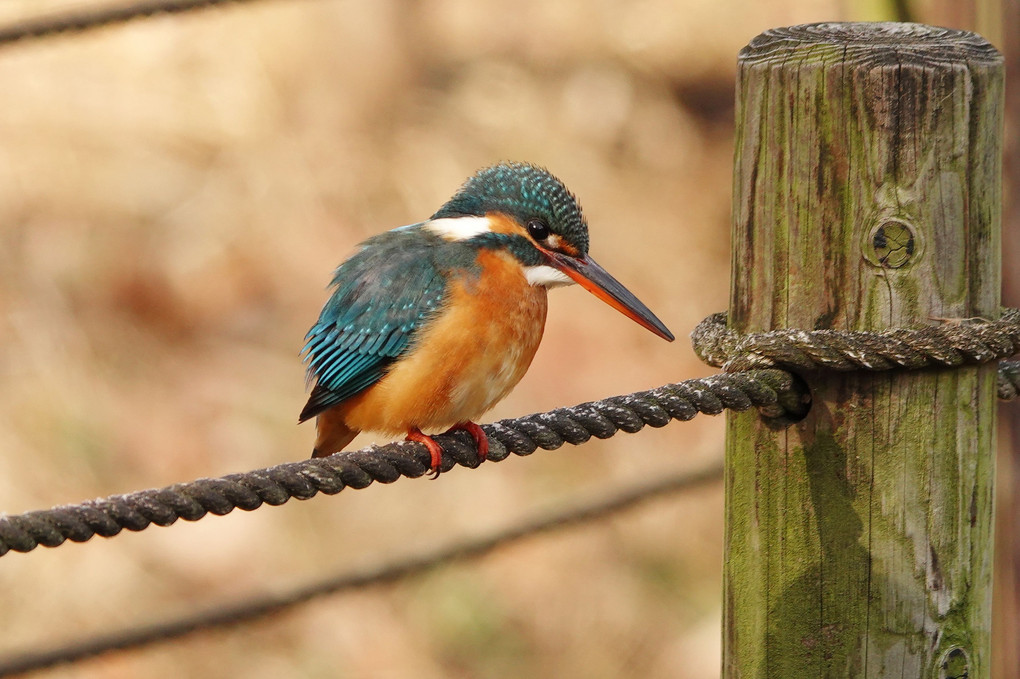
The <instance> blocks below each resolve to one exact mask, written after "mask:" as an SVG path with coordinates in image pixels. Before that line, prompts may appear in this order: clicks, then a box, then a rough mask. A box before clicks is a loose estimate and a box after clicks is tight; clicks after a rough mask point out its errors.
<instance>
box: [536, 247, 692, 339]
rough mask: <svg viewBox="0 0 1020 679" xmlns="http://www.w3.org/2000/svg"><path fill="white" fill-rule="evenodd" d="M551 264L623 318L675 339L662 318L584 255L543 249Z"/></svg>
mask: <svg viewBox="0 0 1020 679" xmlns="http://www.w3.org/2000/svg"><path fill="white" fill-rule="evenodd" d="M546 254H547V255H548V256H549V259H550V260H551V263H552V265H553V266H555V267H556V268H557V269H559V270H560V271H562V272H563V273H565V274H566V275H568V276H570V277H571V278H573V279H574V280H575V281H577V282H578V283H579V284H580V285H581V287H583V288H584V289H585V290H587V291H588V292H590V293H592V294H593V295H595V296H596V297H598V298H599V299H601V300H602V301H603V302H605V303H606V304H608V305H609V306H611V307H613V308H614V309H616V310H617V311H619V312H621V313H622V314H623V315H624V316H626V317H627V318H630V319H631V320H633V321H636V322H637V323H639V324H641V325H642V326H644V327H645V328H647V329H648V330H651V331H652V332H654V333H655V334H656V335H658V336H659V337H661V338H662V339H664V340H668V341H670V342H672V341H673V340H674V339H675V338H674V337H673V333H671V332H670V331H669V328H667V327H666V326H665V325H664V324H663V323H662V321H660V320H659V319H658V318H657V317H656V316H655V314H653V313H652V312H651V310H650V309H649V308H648V307H646V306H645V305H644V304H642V303H641V300H639V299H638V298H637V297H635V296H634V294H633V293H631V291H630V290H628V289H627V288H625V287H623V284H622V283H620V281H618V280H616V279H615V278H613V277H612V276H611V275H610V274H609V272H608V271H606V270H605V269H603V268H602V267H601V266H599V265H598V264H597V263H596V262H595V260H594V259H592V258H591V257H589V256H587V255H582V256H581V257H569V256H567V255H564V254H561V253H559V252H551V251H546Z"/></svg>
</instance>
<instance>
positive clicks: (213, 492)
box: [0, 370, 806, 555]
mask: <svg viewBox="0 0 1020 679" xmlns="http://www.w3.org/2000/svg"><path fill="white" fill-rule="evenodd" d="M805 398H806V396H805V395H804V392H802V391H799V388H798V385H797V382H796V378H795V377H794V376H793V375H791V374H790V373H787V372H785V371H781V370H759V371H752V372H746V373H739V374H720V375H713V376H711V377H707V378H704V379H694V380H686V381H684V382H679V383H677V384H667V385H664V386H661V387H658V388H656V389H651V390H649V391H642V392H637V393H634V394H628V395H626V396H613V397H611V398H607V399H604V400H601V401H594V402H591V403H583V404H581V405H577V406H573V407H571V408H558V409H556V410H553V411H551V412H548V413H536V414H533V415H528V416H525V417H522V418H518V419H508V420H501V421H499V422H495V423H493V424H490V425H486V426H484V427H482V429H483V430H484V431H485V434H486V436H487V437H488V438H489V456H488V459H489V460H490V461H493V462H497V461H499V460H504V459H506V458H507V457H508V456H509V455H510V454H511V453H513V454H514V455H530V454H531V453H533V452H534V451H535V450H536V449H538V448H542V449H544V450H555V449H556V448H559V447H560V446H562V445H563V444H564V443H571V444H574V445H577V444H580V443H584V442H585V441H587V440H588V439H590V438H591V437H592V436H594V437H596V438H600V439H605V438H609V437H611V436H613V435H614V434H616V433H617V432H618V431H625V432H627V433H634V432H637V431H640V430H641V429H642V428H644V427H645V425H650V426H652V427H662V426H664V425H666V424H667V423H669V422H670V421H671V420H690V419H691V418H693V417H694V416H695V415H697V414H698V413H705V414H709V415H716V414H719V413H721V412H722V411H723V410H724V409H726V408H729V409H732V410H738V411H739V410H747V409H749V408H751V407H758V408H761V409H762V411H763V413H764V414H765V415H767V416H770V417H779V418H782V417H783V416H784V414H788V415H789V416H791V417H798V416H799V415H801V414H802V413H803V411H804V410H805V409H806V407H805ZM435 438H436V441H437V442H438V443H439V444H440V445H441V446H442V448H443V453H444V454H443V465H442V469H441V471H444V472H445V471H449V470H450V469H452V468H453V467H454V465H461V466H464V467H472V468H473V467H477V466H478V464H479V460H478V453H477V451H476V449H475V446H474V441H473V439H472V438H471V435H470V434H468V433H467V432H463V431H457V432H453V433H451V434H443V435H440V436H436V437H435ZM429 460H430V457H429V453H428V451H427V450H426V448H425V446H423V445H422V444H420V443H412V442H407V441H403V442H397V443H389V444H386V445H382V446H373V447H369V448H365V449H363V450H357V451H351V452H343V453H337V454H335V455H330V456H329V457H324V458H317V459H310V460H302V461H300V462H291V463H287V464H281V465H278V466H275V467H270V468H268V469H259V470H255V471H251V472H245V473H241V474H230V475H228V476H224V477H221V478H216V479H199V480H197V481H191V482H188V483H179V484H176V485H173V486H169V487H166V488H158V489H152V490H143V491H139V492H135V493H130V494H127V495H114V496H112V497H108V498H105V499H100V500H91V501H87V502H83V503H81V504H77V505H66V506H62V507H55V508H53V509H48V510H42V511H34V512H28V513H26V514H20V515H14V516H0V555H3V554H6V553H7V552H9V551H11V550H14V551H17V552H28V551H31V550H33V549H35V548H36V547H38V546H39V545H44V546H46V547H56V546H57V545H60V544H62V543H63V542H64V541H65V540H72V541H74V542H84V541H86V540H89V539H90V538H92V536H94V535H101V536H103V537H111V536H114V535H117V534H118V533H120V532H121V530H123V529H125V528H127V529H128V530H131V531H140V530H144V529H145V528H147V527H148V526H150V525H151V524H156V525H159V526H169V525H171V524H172V523H174V522H175V521H177V520H178V519H184V520H186V521H198V520H199V519H201V518H202V517H204V516H206V515H207V514H210V513H211V514H216V515H223V514H227V513H229V512H231V511H233V510H234V509H235V508H239V509H244V510H246V511H250V510H253V509H257V508H258V507H260V506H262V504H263V503H265V504H269V505H282V504H283V503H285V502H287V500H289V499H291V498H297V499H299V500H307V499H308V498H311V497H313V496H315V495H316V494H317V493H326V494H327V495H333V494H335V493H339V492H340V491H341V490H343V489H344V488H365V487H366V486H368V485H370V484H371V483H372V482H373V481H379V482H380V483H392V482H393V481H396V480H397V479H398V478H400V477H401V476H407V477H410V478H417V477H419V476H422V475H423V474H425V473H427V472H428V471H429Z"/></svg>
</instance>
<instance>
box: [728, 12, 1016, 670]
mask: <svg viewBox="0 0 1020 679" xmlns="http://www.w3.org/2000/svg"><path fill="white" fill-rule="evenodd" d="M736 124H737V138H736V164H735V168H734V202H733V243H734V255H733V274H732V275H733V284H732V291H731V300H730V313H729V319H730V324H731V327H733V328H734V329H736V330H738V331H741V332H755V331H764V330H771V329H776V328H785V327H797V328H806V329H821V328H833V329H837V330H880V329H883V328H890V327H919V326H923V325H928V324H932V323H945V322H966V319H969V318H973V317H981V318H986V319H987V318H995V317H997V315H998V313H999V279H1000V273H1001V272H1000V264H999V262H1000V253H999V228H1000V226H999V221H1000V214H999V209H1000V208H999V204H1000V192H1001V187H1000V163H1001V160H1000V158H1001V152H1000V145H1001V132H1002V60H1001V57H1000V55H999V54H998V52H996V51H995V50H994V48H992V47H991V46H990V45H989V44H988V43H987V42H986V41H984V40H983V39H982V38H980V37H979V36H976V35H974V34H972V33H966V32H962V31H951V30H947V29H938V28H932V27H928V26H922V25H918V24H890V23H884V24H814V25H810V26H798V27H793V28H786V29H777V30H772V31H768V32H766V33H764V34H762V35H760V36H758V37H757V38H755V39H754V40H753V41H752V42H751V43H750V44H749V45H748V46H747V47H746V48H745V49H744V50H743V51H742V52H741V54H740V61H739V67H738V84H737V122H736ZM803 377H804V378H805V380H806V381H807V383H808V384H809V386H810V388H811V391H812V398H813V402H812V409H811V412H810V413H809V415H808V416H807V418H806V419H805V420H804V421H802V422H800V423H798V424H796V425H794V426H792V427H791V428H789V429H787V430H784V431H776V430H774V429H771V428H769V427H768V426H767V424H766V423H764V422H762V421H761V420H760V419H759V417H758V416H757V415H756V414H754V413H750V412H746V413H731V414H728V415H727V418H728V424H727V427H728V430H727V460H726V467H727V471H726V547H725V549H726V553H725V574H724V641H723V645H724V648H723V675H724V677H727V678H729V679H735V678H737V677H739V678H740V679H748V678H761V679H765V678H768V679H773V678H775V677H791V678H792V677H797V678H799V677H855V678H856V677H882V678H884V677H897V678H900V679H903V678H909V679H918V678H923V679H928V678H933V679H934V678H938V677H946V678H948V677H953V676H961V677H962V676H969V677H972V678H973V677H985V676H988V672H989V668H990V666H991V665H990V660H989V658H988V654H989V646H990V624H991V623H990V620H991V582H992V571H991V568H992V508H993V504H992V503H993V490H992V489H993V481H994V454H993V450H994V448H993V446H994V439H995V419H994V415H995V366H994V365H985V366H977V367H967V368H962V369H952V370H925V371H918V372H911V373H908V372H890V373H863V372H862V373H821V372H820V373H816V374H807V375H803ZM960 672H964V673H965V675H964V674H960Z"/></svg>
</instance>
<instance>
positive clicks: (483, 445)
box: [446, 422, 489, 460]
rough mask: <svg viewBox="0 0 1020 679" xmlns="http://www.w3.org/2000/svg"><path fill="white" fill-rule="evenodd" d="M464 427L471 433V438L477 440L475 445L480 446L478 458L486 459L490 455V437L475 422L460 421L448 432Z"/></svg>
mask: <svg viewBox="0 0 1020 679" xmlns="http://www.w3.org/2000/svg"><path fill="white" fill-rule="evenodd" d="M458 429H463V430H464V431H466V432H467V433H469V434H471V438H473V439H474V440H475V445H476V446H477V447H478V459H479V460H484V459H485V458H487V457H488V456H489V439H488V438H486V436H485V432H484V431H482V428H481V427H479V426H478V425H477V424H475V423H474V422H458V423H457V424H455V425H453V426H452V427H450V428H449V429H447V430H446V432H447V433H450V432H451V431H456V430H458Z"/></svg>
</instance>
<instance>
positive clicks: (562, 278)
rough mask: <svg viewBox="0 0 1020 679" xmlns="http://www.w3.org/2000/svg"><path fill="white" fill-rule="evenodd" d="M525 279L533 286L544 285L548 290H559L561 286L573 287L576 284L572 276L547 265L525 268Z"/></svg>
mask: <svg viewBox="0 0 1020 679" xmlns="http://www.w3.org/2000/svg"><path fill="white" fill-rule="evenodd" d="M524 277H525V278H527V279H528V283H530V284H531V285H544V286H545V287H547V288H558V287H560V286H561V285H573V283H574V280H573V279H572V278H571V277H570V276H568V275H567V274H565V273H563V272H562V271H560V270H559V269H556V268H553V267H551V266H548V265H547V264H539V265H538V266H526V267H524Z"/></svg>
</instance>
